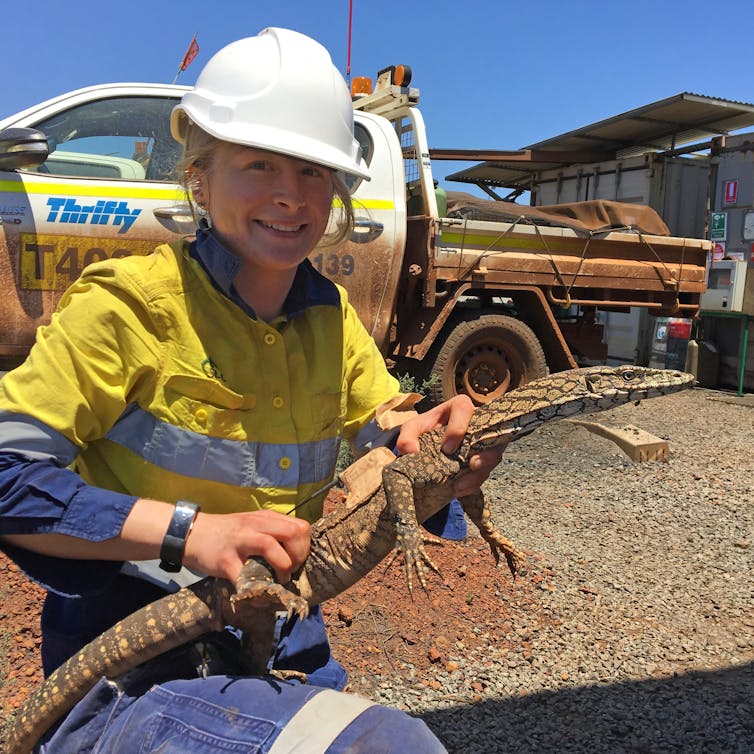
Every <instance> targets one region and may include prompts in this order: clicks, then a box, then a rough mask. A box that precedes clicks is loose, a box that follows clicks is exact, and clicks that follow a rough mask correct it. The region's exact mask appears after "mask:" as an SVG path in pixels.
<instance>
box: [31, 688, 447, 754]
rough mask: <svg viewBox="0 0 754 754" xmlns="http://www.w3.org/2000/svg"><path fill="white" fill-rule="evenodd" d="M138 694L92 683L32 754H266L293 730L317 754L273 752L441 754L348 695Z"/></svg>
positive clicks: (384, 711) (393, 715)
mask: <svg viewBox="0 0 754 754" xmlns="http://www.w3.org/2000/svg"><path fill="white" fill-rule="evenodd" d="M140 685H144V679H141V681H140V682H139V683H137V688H136V689H134V690H131V689H129V683H128V682H122V683H116V682H112V681H107V680H105V679H102V680H101V681H99V683H98V684H97V685H96V686H95V687H94V688H93V689H92V690H91V691H90V692H89V694H88V695H87V696H86V697H85V698H84V699H83V700H82V701H81V702H79V704H78V705H76V707H75V708H74V709H73V711H72V712H71V713H70V714H69V715H68V717H67V718H66V720H65V722H64V723H63V724H62V725H61V726H60V727H59V728H58V729H57V731H56V732H55V733H54V735H53V736H52V737H51V738H49V740H47V741H46V742H45V743H43V744H42V746H41V747H40V748H39V749H38V750H37V751H38V754H90V753H91V754H158V753H159V754H219V753H220V752H227V753H229V754H230V753H232V752H238V754H241V752H243V753H244V754H257V753H258V754H267V753H268V752H270V750H271V748H273V747H274V745H275V742H276V740H277V739H278V737H279V736H281V735H282V736H283V737H285V735H286V734H287V735H288V736H289V737H290V736H291V734H292V733H294V738H295V735H296V734H295V731H296V726H298V731H297V735H298V739H297V740H298V741H299V742H300V741H301V740H302V739H303V740H305V741H307V742H308V743H309V745H310V746H311V745H312V742H311V738H312V737H315V736H316V737H317V738H319V739H320V746H319V748H306V749H298V748H295V747H294V746H292V745H288V746H282V741H281V742H279V746H282V748H280V752H285V753H286V754H288V753H289V752H291V751H294V750H295V751H303V750H305V751H307V752H314V751H317V752H322V753H323V754H324V753H325V752H326V753H327V754H380V753H384V754H387V753H388V752H393V753H394V754H399V753H400V754H404V752H411V754H443V753H444V752H446V750H445V748H444V747H443V746H442V744H441V743H440V741H439V740H438V739H437V738H436V737H435V736H434V734H432V733H431V731H430V730H429V729H428V728H427V726H426V725H425V724H424V722H422V721H421V720H416V719H414V718H412V717H409V716H408V715H406V714H405V713H404V712H400V711H398V710H394V709H390V708H388V707H383V706H381V705H378V704H374V705H372V706H368V707H366V706H365V705H366V704H368V703H367V702H366V700H362V698H361V697H356V696H354V695H352V694H343V693H340V692H332V691H325V690H323V689H321V688H316V687H313V686H304V685H301V684H298V683H295V682H288V681H286V682H281V681H277V680H274V679H270V678H238V677H233V676H227V675H216V676H210V677H209V678H195V679H191V680H174V681H168V682H165V683H161V684H155V685H152V686H150V687H149V689H148V690H147V691H146V692H144V693H139V692H140V690H141V689H140V688H139V686H140ZM322 693H324V694H325V695H327V694H329V695H331V696H330V697H328V696H323V697H321V705H320V707H319V709H318V710H316V711H315V714H314V716H312V715H311V714H310V715H309V716H308V717H306V716H303V712H306V709H304V710H303V711H302V707H304V705H307V706H308V705H310V704H311V703H312V700H314V699H315V698H316V697H317V696H318V695H319V694H322ZM317 701H320V700H317ZM354 706H355V707H356V709H355V711H353V710H352V709H350V708H352V707H354ZM309 709H310V707H309ZM297 714H298V715H299V717H298V718H297V719H296V720H294V721H293V722H291V720H292V718H294V716H296V715H297ZM323 740H324V743H323V742H322V741H323Z"/></svg>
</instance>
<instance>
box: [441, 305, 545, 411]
mask: <svg viewBox="0 0 754 754" xmlns="http://www.w3.org/2000/svg"><path fill="white" fill-rule="evenodd" d="M449 324H450V328H451V329H450V330H449V332H448V334H447V337H446V338H445V340H444V342H440V343H439V345H438V347H437V350H436V351H435V352H434V353H433V354H430V356H429V370H428V373H427V377H428V378H429V383H430V384H429V385H428V387H427V392H428V397H429V399H430V401H431V402H432V403H434V404H437V403H442V402H443V401H446V400H448V399H449V398H452V397H453V396H454V395H459V394H461V393H466V394H467V395H468V396H469V397H470V398H471V400H473V401H474V403H475V404H476V405H477V406H479V405H481V404H484V403H489V402H490V401H491V400H494V399H495V398H499V397H500V396H501V395H503V394H505V393H507V392H508V391H509V390H513V389H514V388H517V387H520V386H521V385H525V384H526V383H527V382H529V381H530V380H535V379H538V378H539V377H544V376H545V375H546V374H547V362H546V360H545V354H544V351H543V350H542V346H541V344H540V342H539V340H537V336H536V335H535V334H534V333H533V332H532V330H531V328H530V327H529V326H528V325H526V324H525V323H524V322H521V321H520V320H518V319H514V318H513V317H506V316H504V315H501V314H481V315H479V314H471V313H464V314H462V315H461V316H460V317H459V316H456V317H454V318H453V319H451V321H450V323H449ZM440 337H441V338H442V336H440ZM432 378H434V379H432Z"/></svg>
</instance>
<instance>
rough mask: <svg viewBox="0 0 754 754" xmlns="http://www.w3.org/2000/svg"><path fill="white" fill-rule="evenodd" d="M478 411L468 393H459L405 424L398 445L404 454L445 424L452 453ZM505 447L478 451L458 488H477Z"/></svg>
mask: <svg viewBox="0 0 754 754" xmlns="http://www.w3.org/2000/svg"><path fill="white" fill-rule="evenodd" d="M473 413H474V404H473V403H472V401H471V398H469V396H468V395H456V396H455V397H453V398H451V399H450V400H449V401H445V403H441V404H440V405H439V406H435V407H434V408H431V409H430V410H429V411H425V412H424V413H423V414H419V415H418V416H417V417H415V418H414V419H410V420H409V421H407V422H406V423H405V424H403V425H402V426H401V432H400V434H399V435H398V441H397V443H396V449H397V450H398V452H399V453H401V455H406V454H407V453H417V452H418V451H419V436H420V435H423V434H424V433H425V432H429V431H430V430H432V429H436V428H437V427H442V426H444V427H445V437H444V441H443V445H442V451H443V453H448V454H450V453H452V452H453V451H455V450H456V449H457V448H458V446H459V445H460V444H461V441H462V440H463V438H464V435H465V434H466V429H467V428H468V426H469V420H470V419H471V415H472V414H473ZM504 449H505V448H504V447H501V448H490V449H488V450H483V451H482V452H480V453H476V454H474V455H473V456H471V458H470V459H469V467H470V470H469V471H467V472H465V473H464V474H462V475H460V476H459V477H458V479H457V480H456V483H455V487H454V492H455V494H456V496H457V497H463V496H464V495H468V494H470V493H472V492H476V491H477V490H478V489H479V488H480V487H481V485H482V483H483V482H484V481H485V480H486V479H487V477H488V476H489V475H490V473H491V472H492V469H494V468H495V466H497V465H498V464H499V463H500V459H501V458H502V455H503V450H504Z"/></svg>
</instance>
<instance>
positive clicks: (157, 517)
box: [0, 29, 499, 752]
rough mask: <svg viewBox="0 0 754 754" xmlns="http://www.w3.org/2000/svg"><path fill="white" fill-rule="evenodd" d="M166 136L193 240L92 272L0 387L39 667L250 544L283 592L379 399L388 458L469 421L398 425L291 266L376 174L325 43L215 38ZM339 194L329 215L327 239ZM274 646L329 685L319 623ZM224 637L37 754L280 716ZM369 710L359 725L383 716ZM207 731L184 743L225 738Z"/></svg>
mask: <svg viewBox="0 0 754 754" xmlns="http://www.w3.org/2000/svg"><path fill="white" fill-rule="evenodd" d="M171 125H172V130H173V134H174V136H175V137H176V138H177V139H178V140H179V141H181V142H183V144H184V159H183V161H182V163H181V166H180V167H181V170H182V175H183V177H184V181H185V183H186V186H187V189H188V190H189V192H190V194H191V196H192V197H193V201H194V203H195V204H196V205H198V206H199V207H200V208H201V209H202V210H203V214H204V216H205V217H206V220H203V221H202V223H201V226H200V229H199V230H198V232H197V236H196V240H195V241H193V242H190V243H189V242H188V241H184V242H178V243H175V244H172V245H170V246H167V245H164V246H160V247H158V248H157V249H156V250H155V252H154V253H153V254H151V255H150V256H148V257H131V258H127V259H122V260H117V261H107V262H102V263H99V264H96V265H92V266H91V267H89V268H87V270H85V272H84V273H83V275H82V276H81V278H80V280H79V281H77V282H76V283H75V284H74V285H73V286H72V287H71V289H70V290H69V291H68V292H67V293H66V294H65V296H64V298H63V300H62V301H61V305H60V307H59V310H58V312H57V313H56V314H55V316H54V317H53V319H52V322H51V323H50V325H49V326H48V327H45V328H40V331H39V334H38V337H37V342H36V344H35V346H34V348H33V349H32V352H31V354H30V356H29V358H28V359H27V361H26V362H25V363H24V364H23V365H22V366H21V367H19V368H18V369H17V370H15V371H14V372H12V373H10V374H9V375H8V376H7V377H6V378H5V379H4V380H3V381H2V383H0V533H1V534H2V535H3V536H2V541H3V547H4V549H5V550H6V552H8V553H9V554H10V556H11V557H13V558H14V559H16V561H17V562H18V563H19V564H20V565H21V566H22V567H23V568H24V569H25V571H26V572H27V573H28V574H29V575H30V576H31V577H32V578H34V579H36V580H37V581H39V582H40V583H42V584H43V585H44V586H45V587H46V588H47V589H48V597H47V599H46V601H45V606H44V610H43V616H42V621H43V648H42V652H43V664H44V667H45V671H46V672H50V671H51V670H53V669H54V668H55V667H57V666H58V665H59V664H60V663H61V662H62V661H64V660H65V659H66V658H67V657H69V656H71V655H72V654H73V653H74V652H76V651H77V649H78V648H79V647H81V646H82V645H83V644H84V643H86V642H87V641H89V640H91V639H92V638H93V637H94V636H96V635H97V634H99V633H100V632H102V631H103V630H104V629H106V628H107V627H109V626H110V625H112V624H113V623H114V622H115V621H116V620H118V619H119V618H121V617H122V616H124V615H126V614H128V613H130V612H133V610H135V609H137V608H138V607H140V606H142V605H143V604H146V603H147V602H149V601H151V600H154V599H156V598H158V597H159V596H161V595H163V594H164V590H165V589H177V588H178V587H179V586H181V585H183V584H185V583H188V582H189V581H191V580H195V579H196V578H199V577H200V576H201V575H211V576H218V577H222V578H225V579H228V580H230V581H231V582H233V581H235V579H236V577H237V576H238V574H239V571H240V568H241V565H242V563H243V562H244V561H245V560H246V559H247V558H248V557H249V556H251V555H261V556H263V557H264V558H266V560H267V561H268V562H269V563H270V564H271V565H272V567H273V568H274V569H275V571H276V574H277V577H278V578H279V579H280V580H281V581H286V580H288V579H289V577H290V574H291V572H292V571H294V570H295V569H296V568H297V567H299V566H300V565H301V563H302V562H303V561H304V559H305V558H306V556H307V554H308V547H309V523H308V522H309V521H312V520H314V519H315V518H317V517H318V516H319V515H320V514H321V510H322V495H321V494H320V495H317V494H316V492H317V490H319V489H320V488H321V487H322V485H323V484H324V483H325V482H327V481H328V480H329V479H331V478H332V475H333V472H334V467H335V461H336V456H337V448H338V445H339V442H340V439H341V437H345V438H347V439H348V440H350V441H351V442H352V444H353V445H354V446H355V448H356V449H357V450H365V449H367V448H368V447H370V446H372V445H376V444H385V443H388V442H392V441H395V435H396V434H397V430H396V429H395V428H393V427H386V426H385V425H384V423H382V422H381V421H380V417H381V416H382V414H383V407H384V406H386V405H389V406H390V407H391V408H392V409H393V412H391V414H390V415H391V416H392V415H394V411H395V410H398V411H400V410H401V409H406V411H405V415H406V416H407V417H412V418H409V419H408V420H407V421H405V423H403V424H402V427H401V429H400V434H399V436H398V438H397V441H396V447H397V449H398V451H399V452H403V453H405V452H412V451H415V450H417V449H418V437H419V435H420V434H421V433H422V432H425V431H427V430H429V429H432V428H434V427H435V426H437V425H439V424H446V425H447V430H446V449H447V450H453V449H455V447H457V445H458V444H459V443H460V440H461V437H462V436H463V432H464V430H465V427H466V425H467V423H468V420H469V417H470V415H471V410H472V406H471V403H470V401H468V399H466V398H457V399H454V400H453V401H450V402H448V403H446V404H443V405H441V406H439V407H437V408H436V409H433V410H431V411H429V412H427V413H425V414H421V415H419V416H414V415H413V413H412V412H410V411H409V410H408V409H410V407H411V402H412V401H411V398H410V397H409V396H402V395H401V394H400V391H399V388H398V385H397V382H396V380H395V379H394V378H393V377H391V376H390V375H389V374H388V372H387V370H386V368H385V364H384V362H383V360H382V358H381V357H380V354H379V352H378V351H377V349H376V347H375V345H374V343H373V342H372V340H371V339H370V337H369V335H368V333H367V332H366V331H365V329H364V328H363V326H362V325H361V324H360V322H359V321H358V318H357V317H356V315H355V312H354V310H353V308H352V307H351V306H350V305H349V304H348V303H347V299H346V294H345V291H343V290H342V289H341V288H339V287H337V286H335V285H334V284H333V283H331V282H330V281H328V280H327V279H325V278H324V277H322V276H320V275H319V274H318V273H317V272H316V271H315V270H314V268H313V267H312V266H311V265H310V264H309V262H308V261H307V256H308V255H309V254H310V252H311V251H312V250H313V249H314V248H315V247H316V246H317V245H318V244H323V243H324V244H327V243H336V242H339V241H340V240H342V239H343V238H345V237H346V235H347V234H348V232H349V230H350V224H351V221H352V215H351V209H350V207H351V204H350V201H349V193H348V189H347V183H346V181H347V179H348V178H353V179H358V178H362V179H368V177H369V176H368V171H367V169H366V167H365V166H364V165H363V163H362V161H361V159H360V150H359V146H358V143H357V142H356V140H355V139H354V136H353V112H352V108H351V103H350V97H349V94H348V91H347V88H346V85H345V82H344V81H343V79H342V77H341V76H340V74H339V73H338V71H337V69H336V68H335V67H334V66H333V64H332V61H331V60H330V57H329V55H328V53H327V51H326V50H325V49H324V48H322V47H321V46H320V45H319V44H318V43H316V42H314V41H313V40H311V39H309V38H307V37H305V36H303V35H300V34H297V33H296V32H292V31H287V30H283V29H268V30H265V31H264V32H262V33H261V34H260V35H259V36H257V37H253V38H248V39H243V40H240V41H238V42H235V43H233V44H231V45H229V46H227V47H226V48H223V49H222V50H221V51H220V52H218V53H217V54H216V55H215V56H214V57H213V58H212V59H211V60H210V61H209V62H208V63H207V65H206V67H205V68H204V70H203V71H202V73H201V74H200V76H199V78H198V80H197V84H196V86H195V87H194V89H193V90H192V91H190V92H187V93H186V95H185V96H184V98H183V100H182V101H181V104H179V105H178V106H177V107H176V109H175V111H174V113H173V119H172V124H171ZM334 197H338V198H339V199H340V200H341V201H340V202H339V204H340V205H342V207H343V209H342V211H341V214H340V216H339V217H336V218H334V219H335V226H336V230H335V232H334V233H332V234H328V232H327V228H328V222H329V221H330V215H331V208H332V207H333V199H334ZM498 460H499V455H498V454H497V453H496V452H491V453H490V454H488V455H485V456H483V457H477V458H476V459H474V460H473V463H472V468H474V469H476V470H475V471H474V472H471V473H470V474H469V475H468V476H467V477H465V478H464V479H462V480H460V481H459V486H460V487H461V488H460V489H457V490H456V491H457V493H458V494H463V493H465V492H468V491H471V490H473V489H476V488H477V487H478V486H479V484H480V483H481V481H483V479H484V478H485V477H486V475H487V473H488V472H489V470H490V469H491V468H492V467H493V466H494V464H495V463H496V462H497V461H498ZM185 501H190V502H185ZM294 509H295V514H296V516H297V517H293V516H291V515H287V514H290V513H292V512H293V511H294ZM157 559H160V563H159V566H160V567H159V568H156V567H155V561H156V560H157ZM278 634H279V637H280V641H279V642H278V645H277V652H276V656H275V661H274V667H276V668H281V669H294V670H299V671H302V672H305V673H307V674H308V675H309V682H310V683H311V684H313V685H316V686H324V687H329V688H331V689H342V688H343V687H344V685H345V682H346V673H345V671H344V669H343V668H342V667H341V666H340V665H339V663H337V662H336V661H335V660H334V659H333V658H332V657H331V655H330V650H329V645H328V642H327V637H326V634H325V630H324V625H323V622H322V618H321V615H320V613H319V611H318V610H314V611H313V614H312V616H311V617H310V618H309V619H307V620H306V621H300V622H297V621H295V620H292V621H289V622H287V623H285V624H284V625H280V626H279V627H278ZM234 642H235V639H234V637H233V636H232V635H231V634H228V635H227V636H226V635H223V636H221V637H214V638H213V639H212V640H211V641H210V642H207V643H203V644H202V648H201V652H202V660H201V664H202V672H203V673H204V674H205V675H206V674H209V675H210V676H211V677H210V678H196V675H197V673H196V669H195V664H196V663H195V660H196V654H197V649H196V647H187V648H185V649H184V650H181V651H179V652H178V653H175V654H174V655H171V657H170V658H169V660H168V661H165V660H163V661H160V660H157V661H155V662H153V663H148V664H147V665H148V667H145V668H142V669H141V670H140V671H139V672H138V673H136V674H135V675H134V674H131V675H130V676H129V678H128V679H126V680H122V681H121V682H120V683H118V682H115V683H108V682H104V681H103V682H102V683H101V684H100V685H99V686H97V687H95V689H94V690H93V692H92V693H91V694H90V695H89V696H88V697H87V698H86V699H84V700H83V701H82V702H81V703H80V704H79V705H78V706H77V708H76V709H74V711H73V712H72V713H71V715H70V716H69V718H68V719H67V720H66V722H65V723H64V724H63V725H62V726H61V728H60V729H59V730H58V731H57V733H56V734H55V736H54V737H53V738H52V739H50V741H49V743H48V744H47V747H48V748H46V749H43V750H45V751H55V752H64V751H84V750H88V749H86V746H88V745H93V743H92V742H94V741H99V744H98V745H99V746H100V747H101V748H98V751H100V750H101V751H136V750H137V748H138V746H140V745H146V744H142V743H141V742H142V741H143V740H146V739H143V738H142V736H146V735H147V734H146V733H145V732H144V731H145V730H146V729H147V728H148V724H147V723H145V722H144V721H146V720H153V719H154V716H155V715H157V716H158V717H160V719H163V717H164V715H168V716H169V717H171V719H172V717H177V720H178V723H176V730H178V729H180V731H181V732H180V733H175V732H174V731H173V732H170V730H168V729H169V726H166V725H165V724H163V723H160V724H159V725H157V724H156V723H155V725H157V727H156V728H155V731H157V730H159V734H158V733H150V734H149V735H150V736H152V737H151V738H149V742H150V743H149V747H148V748H145V749H138V750H139V751H142V750H143V751H152V750H155V751H156V750H158V748H159V747H160V746H162V745H165V746H169V744H168V743H166V742H167V741H168V740H173V739H168V738H163V737H161V736H163V735H167V736H171V735H175V736H176V737H177V738H176V740H178V742H179V745H180V746H182V747H183V748H181V749H180V750H181V751H194V750H196V751H204V750H205V749H201V748H200V747H199V745H198V744H197V745H196V746H197V748H196V749H194V748H191V747H190V746H188V744H187V743H186V740H187V739H186V736H187V735H188V733H187V732H186V728H187V726H188V727H190V728H191V729H192V730H193V729H194V727H195V726H196V725H198V723H197V717H198V716H200V712H199V711H197V709H196V707H197V705H198V706H200V707H201V709H202V710H205V711H206V710H213V709H218V708H223V707H233V708H234V709H239V708H238V705H239V704H242V706H241V707H240V710H241V712H242V713H248V719H251V720H254V721H256V720H258V719H259V718H258V717H257V716H258V715H262V717H269V716H270V715H273V716H274V719H277V720H283V719H284V718H285V720H287V718H286V716H285V715H282V714H281V713H279V711H278V712H272V711H270V709H267V708H264V709H263V710H262V711H260V707H259V705H261V704H263V702H264V700H265V699H267V698H268V697H269V698H270V699H272V698H273V697H274V699H275V700H276V701H275V703H276V704H277V703H279V702H280V700H281V699H282V700H283V701H285V699H287V698H288V696H290V695H296V694H302V693H304V694H305V693H311V692H302V691H301V687H295V686H290V687H289V686H288V685H283V686H282V688H283V689H285V693H283V696H282V697H280V693H282V692H277V693H274V694H272V695H270V694H267V696H265V693H264V691H263V689H266V688H268V686H265V685H264V684H266V683H267V682H266V681H261V680H260V679H251V678H248V679H243V681H244V683H246V684H252V685H253V688H254V693H249V689H247V691H246V692H244V691H243V690H241V691H239V693H238V694H237V696H238V698H237V699H236V698H234V699H233V700H232V701H231V700H229V699H228V696H229V694H228V693H227V689H226V685H227V680H228V679H227V676H228V675H229V674H234V675H238V674H239V673H241V671H242V667H243V666H242V665H241V664H239V663H240V661H239V663H237V662H236V660H235V659H234V658H235V656H236V652H235V650H236V645H235V643H234ZM176 679H183V680H176ZM171 684H172V685H171ZM176 684H178V686H176ZM260 684H262V685H261V687H260ZM150 687H153V688H152V690H151V691H150V692H149V694H144V691H146V690H147V689H149V688H150ZM233 688H234V689H236V688H242V687H239V686H238V681H236V685H234V686H233ZM349 697H350V695H346V696H345V697H344V698H345V699H348V698H349ZM176 699H179V700H180V701H179V702H176ZM187 700H189V701H187ZM243 700H246V701H245V702H243ZM291 700H292V701H291V703H290V705H289V707H290V706H291V705H292V706H293V707H294V708H296V706H297V705H299V703H300V700H299V697H295V699H294V698H293V696H291ZM297 700H299V701H297ZM242 702H243V703H242ZM255 705H256V706H255ZM168 709H170V710H171V712H169V713H168V712H166V710H168ZM286 709H288V707H287V708H286ZM188 710H191V714H190V717H189V712H188ZM379 710H382V708H378V712H371V713H370V714H372V715H373V716H375V717H379V715H380V714H398V713H393V712H392V711H386V710H382V711H381V712H380V711H379ZM365 714H366V713H365ZM206 717H207V718H208V719H210V720H211V719H212V714H210V713H209V712H208V713H207V715H206ZM241 717H243V719H244V720H246V719H247V718H246V717H244V716H243V714H242V715H241ZM285 720H283V722H282V723H281V725H284V724H285ZM125 721H128V722H127V724H126V722H125ZM137 721H138V723H139V724H138V725H136V724H135V723H136V722H137ZM409 721H410V719H409V718H406V722H405V725H409ZM410 722H411V723H412V724H413V721H410ZM189 723H190V725H189ZM224 724H225V723H224ZM365 724H366V723H365ZM208 725H209V727H208V728H206V729H202V732H201V733H199V734H197V740H198V739H201V738H202V737H203V736H205V735H211V736H216V735H226V728H224V727H223V728H222V731H220V732H219V733H218V731H214V730H210V728H211V725H210V724H209V723H208ZM192 726H194V727H192ZM242 727H244V726H242ZM376 727H378V728H382V727H385V726H384V725H382V724H380V725H377V726H376ZM387 727H390V726H387ZM394 728H395V730H398V729H400V728H401V726H400V725H398V726H394ZM252 729H255V728H254V725H245V727H244V732H243V735H245V736H246V735H249V736H252V738H253V735H252V734H250V733H249V730H252ZM150 730H151V729H150ZM166 730H168V732H167V733H166V732H165V731H166ZM412 730H413V729H412ZM419 732H420V733H422V735H423V734H424V733H426V731H424V730H423V729H422V730H421V731H419ZM238 735H241V733H238ZM254 735H256V734H254ZM270 735H271V734H270V733H269V731H268V732H267V733H266V734H265V736H266V737H267V738H269V737H270ZM427 735H429V734H427ZM130 736H137V737H138V739H137V738H134V739H131V738H130ZM430 738H431V736H430ZM158 739H159V740H158ZM192 740H193V739H192ZM218 740H219V739H218ZM244 740H246V739H244ZM254 740H256V739H254ZM428 740H429V739H428ZM432 741H434V739H432ZM404 743H405V742H404ZM434 745H435V744H434V743H432V744H431V745H430V744H428V746H430V748H427V749H426V750H427V751H430V750H436V749H432V748H431V747H432V746H434ZM192 746H193V744H192ZM108 747H111V748H108ZM150 747H151V748H150ZM159 750H160V751H168V750H172V749H169V748H167V749H163V748H159ZM175 750H176V751H177V750H178V749H175ZM206 750H215V749H214V748H210V749H206ZM323 750H324V749H323ZM332 750H333V751H334V750H335V749H332ZM363 750H364V751H368V750H369V749H363ZM385 750H391V749H385ZM402 750H405V749H402ZM416 750H417V751H424V749H422V748H419V749H416Z"/></svg>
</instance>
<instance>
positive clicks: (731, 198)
mask: <svg viewBox="0 0 754 754" xmlns="http://www.w3.org/2000/svg"><path fill="white" fill-rule="evenodd" d="M737 199H738V181H723V202H724V203H725V204H735V203H736V200H737Z"/></svg>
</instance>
